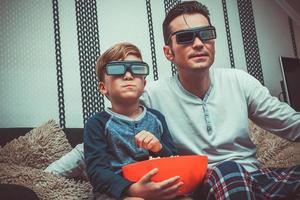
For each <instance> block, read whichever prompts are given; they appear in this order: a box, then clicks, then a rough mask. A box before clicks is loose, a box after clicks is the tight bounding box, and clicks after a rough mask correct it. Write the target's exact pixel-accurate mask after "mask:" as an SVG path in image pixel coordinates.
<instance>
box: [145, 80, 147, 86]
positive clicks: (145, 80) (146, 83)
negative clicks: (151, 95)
mask: <svg viewBox="0 0 300 200" xmlns="http://www.w3.org/2000/svg"><path fill="white" fill-rule="evenodd" d="M146 84H147V81H146V79H144V87H145V86H146Z"/></svg>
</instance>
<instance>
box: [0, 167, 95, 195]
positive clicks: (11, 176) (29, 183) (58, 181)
mask: <svg viewBox="0 0 300 200" xmlns="http://www.w3.org/2000/svg"><path fill="white" fill-rule="evenodd" d="M0 169H1V170H0V183H5V184H10V183H11V184H17V185H22V186H25V187H28V188H30V189H31V190H33V191H34V192H35V193H36V194H37V195H38V197H39V198H40V199H41V200H49V199H70V200H71V199H90V197H91V194H92V192H91V191H92V187H91V185H90V183H89V182H86V181H75V180H73V179H67V178H65V177H62V176H58V175H55V174H51V173H48V172H44V171H43V170H42V169H36V168H32V167H25V166H19V165H15V164H7V163H0Z"/></svg>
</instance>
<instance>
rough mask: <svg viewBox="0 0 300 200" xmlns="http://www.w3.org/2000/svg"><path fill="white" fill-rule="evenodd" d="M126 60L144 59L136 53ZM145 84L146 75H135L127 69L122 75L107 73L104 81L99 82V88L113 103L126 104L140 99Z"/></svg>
mask: <svg viewBox="0 0 300 200" xmlns="http://www.w3.org/2000/svg"><path fill="white" fill-rule="evenodd" d="M124 60H125V61H126V60H131V61H142V60H141V59H140V58H138V57H136V56H134V55H128V56H127V57H126V58H125V59H124ZM145 85H146V80H145V76H144V75H133V74H132V73H131V72H130V71H126V72H125V74H124V75H121V76H111V75H107V74H106V73H105V74H104V81H103V82H99V89H100V91H101V93H102V94H104V95H106V96H107V97H108V98H109V100H110V101H111V103H112V104H113V103H118V104H120V103H122V104H124V103H129V102H135V101H138V100H139V97H140V96H141V95H142V93H143V91H144V88H145ZM125 101H126V102H125Z"/></svg>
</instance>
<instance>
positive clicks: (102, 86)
mask: <svg viewBox="0 0 300 200" xmlns="http://www.w3.org/2000/svg"><path fill="white" fill-rule="evenodd" d="M98 89H99V91H100V92H101V93H102V94H103V95H107V93H108V91H107V89H106V86H105V83H104V82H103V81H99V83H98Z"/></svg>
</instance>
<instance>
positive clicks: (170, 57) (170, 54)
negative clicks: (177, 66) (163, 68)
mask: <svg viewBox="0 0 300 200" xmlns="http://www.w3.org/2000/svg"><path fill="white" fill-rule="evenodd" d="M163 50H164V54H165V56H166V58H167V59H168V60H169V61H173V60H174V54H173V51H172V49H171V47H170V46H169V45H165V46H164V47H163Z"/></svg>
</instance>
